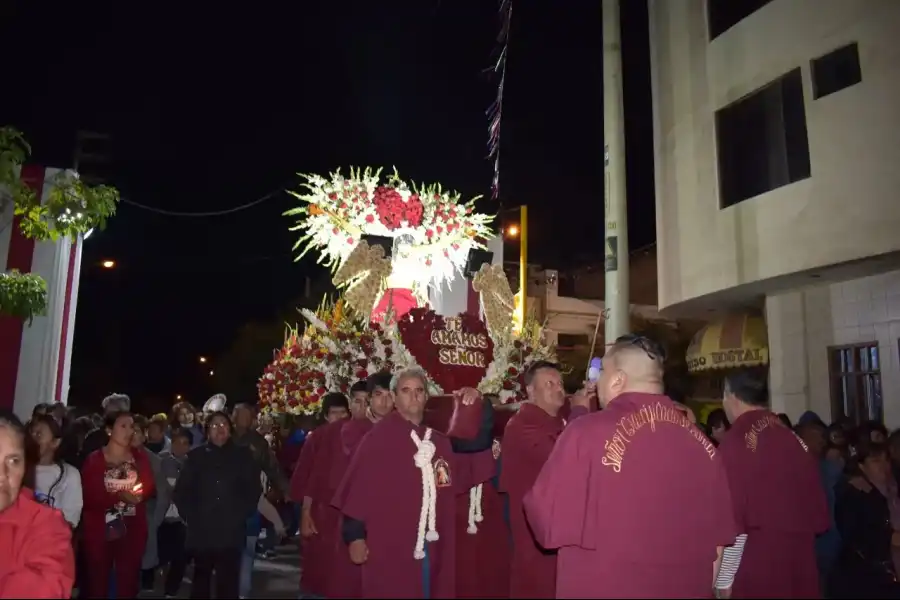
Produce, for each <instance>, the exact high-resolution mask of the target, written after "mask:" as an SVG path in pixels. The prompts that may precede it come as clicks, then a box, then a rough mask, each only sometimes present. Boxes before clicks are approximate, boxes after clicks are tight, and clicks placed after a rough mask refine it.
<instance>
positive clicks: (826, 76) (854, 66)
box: [810, 42, 862, 100]
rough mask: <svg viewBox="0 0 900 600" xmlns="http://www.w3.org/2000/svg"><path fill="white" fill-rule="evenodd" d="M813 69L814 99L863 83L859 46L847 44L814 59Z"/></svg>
mask: <svg viewBox="0 0 900 600" xmlns="http://www.w3.org/2000/svg"><path fill="white" fill-rule="evenodd" d="M810 65H811V67H812V80H813V98H814V99H815V100H818V99H819V98H824V97H825V96H829V95H831V94H833V93H835V92H839V91H841V90H842V89H844V88H848V87H850V86H853V85H856V84H857V83H860V82H861V81H862V69H861V68H860V66H859V46H857V45H856V42H854V43H852V44H847V45H846V46H844V47H843V48H838V49H837V50H833V51H831V52H829V53H828V54H826V55H825V56H822V57H820V58H816V59H814V60H813V61H812V62H811V63H810Z"/></svg>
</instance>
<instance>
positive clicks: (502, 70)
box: [487, 0, 512, 199]
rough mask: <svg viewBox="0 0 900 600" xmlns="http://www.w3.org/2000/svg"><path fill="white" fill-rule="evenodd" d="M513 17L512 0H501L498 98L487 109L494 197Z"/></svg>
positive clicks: (495, 68)
mask: <svg viewBox="0 0 900 600" xmlns="http://www.w3.org/2000/svg"><path fill="white" fill-rule="evenodd" d="M511 18H512V0H501V1H500V24H501V26H500V34H499V35H498V36H497V45H498V48H499V50H498V56H497V61H496V62H495V63H494V66H493V67H491V71H492V72H493V75H494V77H495V78H496V79H497V80H498V83H497V99H496V100H494V102H493V103H492V104H491V106H490V108H488V110H487V117H488V121H489V126H488V159H489V160H493V161H494V181H493V183H492V184H491V193H492V196H493V198H495V199H496V198H497V196H498V194H499V193H500V192H499V190H500V119H501V117H502V115H503V86H504V84H505V83H506V58H507V54H508V53H509V24H510V19H511Z"/></svg>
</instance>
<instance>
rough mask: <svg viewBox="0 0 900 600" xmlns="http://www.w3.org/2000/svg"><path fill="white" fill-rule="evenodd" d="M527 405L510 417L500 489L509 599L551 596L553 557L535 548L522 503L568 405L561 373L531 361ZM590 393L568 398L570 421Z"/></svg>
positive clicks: (554, 367)
mask: <svg viewBox="0 0 900 600" xmlns="http://www.w3.org/2000/svg"><path fill="white" fill-rule="evenodd" d="M525 387H526V391H527V393H528V401H527V402H523V403H522V406H521V408H520V409H519V412H518V413H517V414H516V415H515V416H514V417H513V418H512V419H510V421H509V423H508V424H507V425H506V430H505V431H504V433H503V447H502V458H501V468H500V491H501V492H504V493H506V497H507V502H508V509H509V527H510V530H511V533H512V561H511V564H510V585H509V595H510V597H511V598H544V599H546V598H554V597H555V589H556V553H555V552H553V551H551V550H547V549H545V548H543V547H541V545H539V544H538V543H537V542H536V541H535V539H534V536H533V535H532V533H531V530H530V528H529V527H528V523H526V521H525V513H524V512H523V510H522V499H523V498H524V497H525V494H526V493H528V490H530V489H531V486H532V485H533V484H534V481H535V479H537V476H538V473H540V471H541V468H542V467H543V466H544V463H545V462H546V461H547V458H548V457H549V456H550V452H551V451H552V450H553V445H554V444H555V443H556V438H557V437H559V434H560V433H562V431H563V428H564V427H565V425H566V421H565V420H564V419H562V418H561V417H560V416H559V413H560V410H561V409H562V408H563V406H564V405H565V403H566V393H565V388H564V387H563V382H562V374H561V373H560V371H559V367H558V366H557V365H555V364H554V363H550V362H545V361H539V362H535V363H534V364H533V365H532V366H531V367H530V368H529V369H528V371H527V372H526V373H525ZM590 401H591V393H590V391H587V390H583V391H582V392H581V393H579V394H577V395H576V396H574V397H573V398H572V409H571V411H570V414H569V418H570V419H569V420H574V419H576V418H578V417H580V416H582V415H585V414H587V413H588V411H589V407H590Z"/></svg>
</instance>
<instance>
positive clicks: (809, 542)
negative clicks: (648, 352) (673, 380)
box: [716, 370, 830, 598]
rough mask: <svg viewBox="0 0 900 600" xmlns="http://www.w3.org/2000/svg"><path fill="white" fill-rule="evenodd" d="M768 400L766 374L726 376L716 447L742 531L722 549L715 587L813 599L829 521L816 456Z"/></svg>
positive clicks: (748, 594)
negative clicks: (723, 425)
mask: <svg viewBox="0 0 900 600" xmlns="http://www.w3.org/2000/svg"><path fill="white" fill-rule="evenodd" d="M768 402H769V396H768V388H767V385H766V380H765V374H763V373H758V372H756V371H753V370H741V371H737V372H735V373H732V374H730V375H728V376H727V377H726V378H725V397H724V400H723V402H722V404H723V408H724V409H725V413H726V414H727V416H728V420H729V421H731V429H730V430H729V431H728V433H727V434H726V435H725V438H724V439H723V440H722V443H721V444H720V445H719V452H720V453H721V454H722V458H723V459H724V462H725V467H726V469H727V473H728V482H729V484H730V488H731V499H732V502H733V504H734V515H735V519H736V521H737V526H738V533H740V534H742V535H741V536H740V538H739V539H740V542H741V543H739V544H735V546H734V547H733V548H726V550H725V558H724V559H723V561H722V563H723V571H729V569H726V567H731V569H730V572H725V573H723V574H722V575H721V576H720V578H719V581H717V582H716V587H717V588H719V589H720V590H721V593H720V595H723V596H728V595H729V594H731V595H732V596H733V597H734V598H820V597H821V591H820V589H819V571H818V567H817V563H816V548H815V543H816V534H818V533H822V532H824V531H827V530H828V528H829V526H830V516H829V511H828V501H827V498H826V496H825V491H824V489H823V487H822V483H821V479H820V475H819V468H818V465H817V463H816V459H815V457H814V456H813V454H811V453H810V452H809V449H808V447H807V446H806V444H805V443H804V442H803V441H802V440H801V439H800V438H799V437H798V436H797V435H796V434H795V433H794V432H793V431H792V430H791V429H789V428H788V427H787V426H785V424H784V423H783V421H782V420H781V419H779V418H778V416H777V415H776V414H775V413H773V412H771V411H770V410H768V408H766V407H767V405H768ZM741 546H742V550H743V552H741ZM735 569H736V570H737V574H736V575H735V574H734V570H735ZM732 577H733V578H734V582H733V586H731V585H729V584H731V581H730V578H732ZM732 592H733V593H732Z"/></svg>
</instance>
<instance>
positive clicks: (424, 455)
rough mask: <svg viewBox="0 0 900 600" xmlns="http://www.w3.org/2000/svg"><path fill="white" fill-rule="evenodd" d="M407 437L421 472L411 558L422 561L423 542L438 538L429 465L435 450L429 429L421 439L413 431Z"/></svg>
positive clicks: (432, 483) (435, 508) (435, 492)
mask: <svg viewBox="0 0 900 600" xmlns="http://www.w3.org/2000/svg"><path fill="white" fill-rule="evenodd" d="M409 436H410V437H411V438H412V441H413V443H414V444H415V445H416V454H415V455H414V456H413V460H414V461H415V464H416V467H417V468H418V469H419V470H420V471H421V472H422V509H421V511H419V530H418V532H417V534H416V549H415V552H413V558H415V559H416V560H422V559H423V558H425V542H426V541H429V542H436V541H437V540H438V539H439V538H440V536H439V535H438V532H437V485H436V484H435V481H434V465H432V464H431V461H432V460H434V454H435V452H436V448H435V447H434V443H432V441H431V428H430V427H429V428H427V429H425V436H424V437H423V438H422V439H419V436H418V435H417V434H416V432H415V431H410V432H409ZM426 529H427V531H426Z"/></svg>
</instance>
